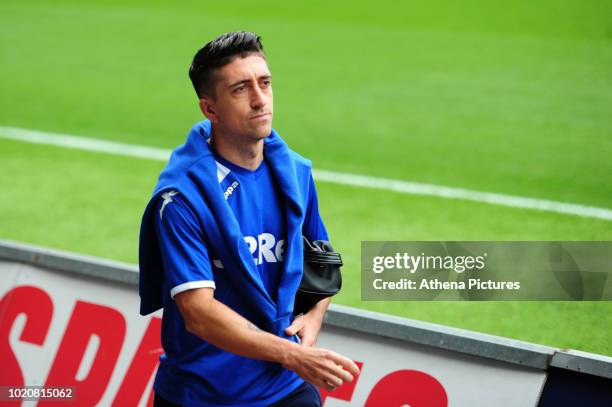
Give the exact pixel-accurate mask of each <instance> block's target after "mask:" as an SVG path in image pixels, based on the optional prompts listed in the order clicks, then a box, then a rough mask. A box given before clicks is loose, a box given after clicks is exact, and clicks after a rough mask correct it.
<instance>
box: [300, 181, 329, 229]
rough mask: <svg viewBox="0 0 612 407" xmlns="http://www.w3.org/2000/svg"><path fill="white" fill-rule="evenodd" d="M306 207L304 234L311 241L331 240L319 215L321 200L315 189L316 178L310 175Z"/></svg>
mask: <svg viewBox="0 0 612 407" xmlns="http://www.w3.org/2000/svg"><path fill="white" fill-rule="evenodd" d="M307 202H308V203H307V207H306V217H305V218H304V226H303V228H302V233H303V234H304V236H306V238H307V239H308V240H310V241H312V240H329V236H328V235H327V229H325V224H324V223H323V220H322V219H321V215H320V214H319V200H318V198H317V189H316V187H315V183H314V178H313V177H312V174H310V180H309V185H308V201H307Z"/></svg>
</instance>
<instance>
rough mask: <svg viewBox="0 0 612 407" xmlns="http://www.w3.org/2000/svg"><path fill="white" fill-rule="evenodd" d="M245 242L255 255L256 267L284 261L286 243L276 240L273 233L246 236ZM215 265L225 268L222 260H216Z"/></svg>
mask: <svg viewBox="0 0 612 407" xmlns="http://www.w3.org/2000/svg"><path fill="white" fill-rule="evenodd" d="M244 241H245V242H246V244H247V246H248V247H249V251H250V252H251V254H252V255H253V260H254V261H255V264H256V265H259V264H262V263H263V262H266V263H277V262H279V261H283V258H284V252H285V241H284V240H282V239H281V240H276V238H275V237H274V235H273V234H272V233H261V234H259V235H257V236H245V237H244ZM213 264H214V265H215V267H217V268H223V263H222V262H221V260H218V259H214V260H213Z"/></svg>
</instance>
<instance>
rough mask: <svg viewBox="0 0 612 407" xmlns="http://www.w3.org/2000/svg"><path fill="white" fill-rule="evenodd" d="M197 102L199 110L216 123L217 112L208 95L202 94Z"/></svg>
mask: <svg viewBox="0 0 612 407" xmlns="http://www.w3.org/2000/svg"><path fill="white" fill-rule="evenodd" d="M199 104H200V110H201V111H202V113H203V114H204V116H206V117H207V118H208V120H210V121H211V122H213V123H216V122H217V121H218V118H217V112H216V110H215V104H214V103H213V101H212V99H211V98H209V97H208V96H204V97H203V98H201V99H200V102H199Z"/></svg>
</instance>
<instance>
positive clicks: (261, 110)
mask: <svg viewBox="0 0 612 407" xmlns="http://www.w3.org/2000/svg"><path fill="white" fill-rule="evenodd" d="M215 78H216V80H217V81H216V87H215V92H216V97H215V98H208V97H207V98H204V99H203V100H201V101H200V106H201V107H202V111H203V112H204V114H205V115H206V116H207V117H208V118H209V119H210V120H211V122H212V123H213V124H215V125H217V126H219V127H220V128H222V129H223V132H224V133H229V134H231V135H232V136H236V137H246V138H250V139H255V140H259V139H263V138H265V137H267V136H269V135H270V132H271V131H272V115H273V97H272V77H271V75H270V70H269V69H268V64H267V63H266V61H265V59H263V57H261V56H260V55H257V54H252V55H249V56H247V57H245V58H240V57H237V58H235V59H234V60H233V61H232V62H230V63H229V64H227V65H225V66H223V67H221V68H219V69H218V70H217V72H216V73H215ZM203 104H204V106H203ZM206 104H208V105H209V106H205V105H206Z"/></svg>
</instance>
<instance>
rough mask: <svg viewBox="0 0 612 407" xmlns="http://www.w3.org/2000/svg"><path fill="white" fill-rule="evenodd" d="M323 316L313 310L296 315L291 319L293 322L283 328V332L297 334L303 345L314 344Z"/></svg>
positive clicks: (291, 334)
mask: <svg viewBox="0 0 612 407" xmlns="http://www.w3.org/2000/svg"><path fill="white" fill-rule="evenodd" d="M322 323H323V317H322V316H321V315H319V314H318V313H315V312H308V313H306V314H304V315H300V316H298V317H297V318H296V319H294V320H293V323H292V324H291V325H289V327H288V328H287V329H285V334H287V335H290V336H293V335H295V334H297V335H298V336H299V337H300V343H301V344H302V345H304V346H315V345H316V343H317V338H318V337H319V332H320V331H321V324H322Z"/></svg>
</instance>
